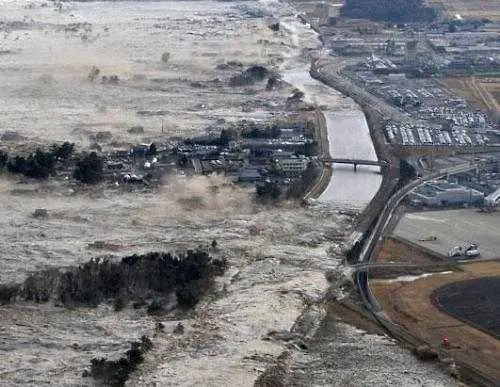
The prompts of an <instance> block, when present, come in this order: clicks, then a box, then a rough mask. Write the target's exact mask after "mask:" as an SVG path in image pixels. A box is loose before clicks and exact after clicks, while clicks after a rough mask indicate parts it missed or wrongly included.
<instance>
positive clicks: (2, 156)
mask: <svg viewBox="0 0 500 387" xmlns="http://www.w3.org/2000/svg"><path fill="white" fill-rule="evenodd" d="M8 160H9V155H8V154H7V152H5V151H3V150H0V170H2V169H4V168H5V167H6V166H7V161H8Z"/></svg>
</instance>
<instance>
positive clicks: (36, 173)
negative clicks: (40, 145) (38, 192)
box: [7, 149, 56, 179]
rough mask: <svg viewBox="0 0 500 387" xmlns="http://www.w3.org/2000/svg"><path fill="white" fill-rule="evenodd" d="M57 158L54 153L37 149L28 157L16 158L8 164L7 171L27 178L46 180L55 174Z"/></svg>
mask: <svg viewBox="0 0 500 387" xmlns="http://www.w3.org/2000/svg"><path fill="white" fill-rule="evenodd" d="M55 165H56V158H55V157H54V155H53V154H52V152H50V151H49V152H44V151H42V150H41V149H37V150H36V151H35V153H32V154H30V155H29V156H28V157H23V156H15V157H14V159H11V160H9V161H8V163H7V170H8V171H9V172H11V173H19V174H22V175H24V176H27V177H34V178H37V179H46V178H48V177H49V176H50V175H51V174H53V173H54V170H55V169H54V167H55Z"/></svg>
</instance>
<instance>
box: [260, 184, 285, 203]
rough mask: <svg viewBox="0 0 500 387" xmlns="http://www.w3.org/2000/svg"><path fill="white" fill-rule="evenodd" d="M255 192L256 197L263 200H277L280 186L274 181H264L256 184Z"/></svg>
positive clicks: (279, 194)
mask: <svg viewBox="0 0 500 387" xmlns="http://www.w3.org/2000/svg"><path fill="white" fill-rule="evenodd" d="M256 193H257V197H258V198H259V199H262V200H264V201H266V200H273V201H277V200H278V199H279V198H280V196H281V187H280V186H279V184H278V183H277V182H275V181H266V182H265V183H263V184H259V185H257V188H256Z"/></svg>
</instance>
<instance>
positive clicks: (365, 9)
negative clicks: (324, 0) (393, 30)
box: [341, 0, 438, 23]
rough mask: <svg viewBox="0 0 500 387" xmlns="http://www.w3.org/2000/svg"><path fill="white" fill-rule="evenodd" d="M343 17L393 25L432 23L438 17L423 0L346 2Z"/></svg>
mask: <svg viewBox="0 0 500 387" xmlns="http://www.w3.org/2000/svg"><path fill="white" fill-rule="evenodd" d="M341 15H342V16H345V17H350V18H355V19H370V20H376V21H388V22H392V23H408V22H431V21H433V20H435V19H436V18H437V16H438V14H437V11H436V9H434V8H432V7H427V6H425V3H424V1H423V0H346V2H345V4H344V6H343V7H342V9H341Z"/></svg>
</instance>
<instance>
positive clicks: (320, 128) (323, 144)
mask: <svg viewBox="0 0 500 387" xmlns="http://www.w3.org/2000/svg"><path fill="white" fill-rule="evenodd" d="M314 138H315V140H316V141H317V142H318V157H319V159H328V158H330V150H329V149H330V146H329V141H328V128H327V125H326V119H325V116H324V114H323V113H322V112H321V110H319V109H317V110H316V111H315V114H314ZM318 163H321V161H320V160H318ZM320 168H321V174H320V175H319V177H318V179H317V180H316V182H315V183H314V185H313V186H312V188H311V189H310V190H309V191H308V192H307V194H306V195H305V196H304V199H306V200H307V199H316V198H318V197H319V196H320V195H321V194H322V193H323V191H324V190H325V189H326V187H328V184H329V183H330V180H331V178H332V167H331V165H329V164H324V163H321V165H320Z"/></svg>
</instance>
